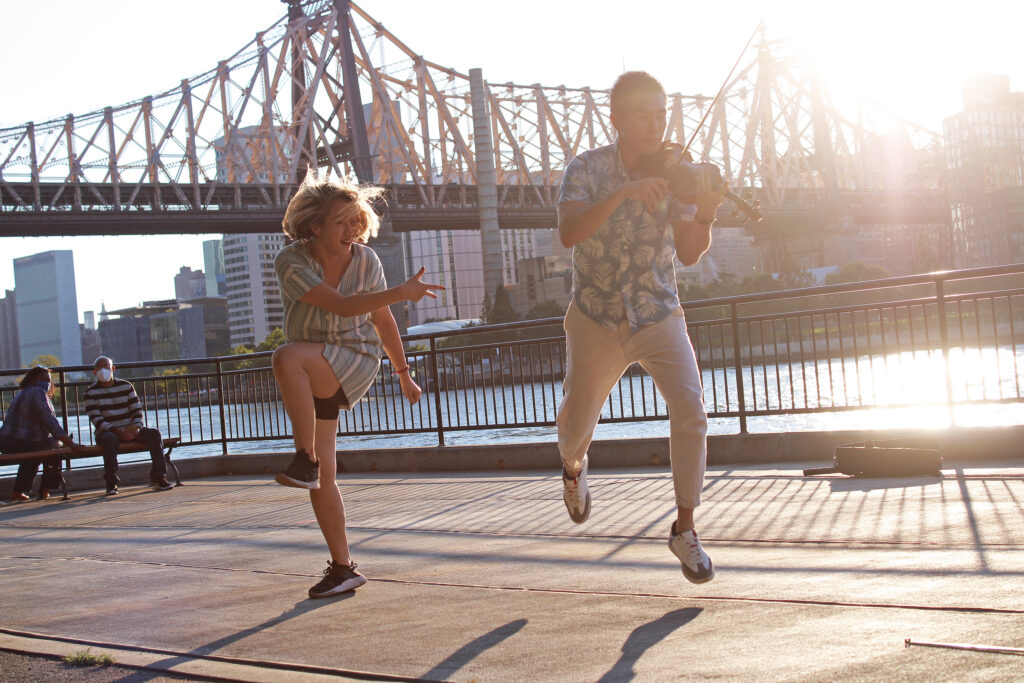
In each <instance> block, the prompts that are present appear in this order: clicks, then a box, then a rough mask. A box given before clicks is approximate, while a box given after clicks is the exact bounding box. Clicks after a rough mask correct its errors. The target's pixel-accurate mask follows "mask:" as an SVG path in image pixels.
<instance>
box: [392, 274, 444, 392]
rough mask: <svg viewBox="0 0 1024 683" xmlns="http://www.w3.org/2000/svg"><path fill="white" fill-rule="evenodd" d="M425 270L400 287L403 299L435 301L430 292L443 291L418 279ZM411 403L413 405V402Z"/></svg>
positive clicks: (434, 296) (440, 287)
mask: <svg viewBox="0 0 1024 683" xmlns="http://www.w3.org/2000/svg"><path fill="white" fill-rule="evenodd" d="M426 270H427V269H426V268H425V267H423V266H420V269H419V271H417V273H416V274H415V275H413V276H412V277H411V278H409V279H408V280H406V281H405V283H404V284H403V285H402V288H403V294H405V298H406V299H408V300H409V301H419V300H420V299H422V298H423V297H425V296H429V297H430V298H431V299H436V298H437V295H436V294H434V292H432V291H431V290H433V289H437V290H441V289H444V285H435V284H433V283H431V282H423V281H422V280H421V279H420V278H422V277H423V273H425V272H426ZM413 384H415V382H413ZM403 386H404V385H403ZM413 403H415V401H413Z"/></svg>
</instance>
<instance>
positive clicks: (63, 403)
mask: <svg viewBox="0 0 1024 683" xmlns="http://www.w3.org/2000/svg"><path fill="white" fill-rule="evenodd" d="M57 380H58V381H59V382H60V413H61V418H62V421H61V425H62V426H63V427H64V431H65V432H66V433H67V434H69V435H70V434H71V431H70V430H69V429H68V388H67V387H66V386H65V383H64V371H63V370H58V371H57ZM75 436H78V435H77V434H76V435H75ZM64 469H66V470H70V469H71V458H65V459H64Z"/></svg>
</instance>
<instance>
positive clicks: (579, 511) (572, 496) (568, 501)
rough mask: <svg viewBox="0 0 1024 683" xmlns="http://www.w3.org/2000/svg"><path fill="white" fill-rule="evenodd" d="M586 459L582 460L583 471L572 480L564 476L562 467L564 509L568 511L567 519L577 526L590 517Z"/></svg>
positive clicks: (563, 467)
mask: <svg viewBox="0 0 1024 683" xmlns="http://www.w3.org/2000/svg"><path fill="white" fill-rule="evenodd" d="M588 464H589V463H588V461H587V458H586V457H584V458H583V469H581V470H580V473H579V474H578V475H576V477H575V478H574V479H570V478H569V477H567V476H566V474H565V466H564V465H563V466H562V500H564V501H565V509H566V510H568V511H569V518H570V519H572V521H574V522H576V523H577V524H583V522H585V521H587V517H590V488H589V487H588V486H587V467H588Z"/></svg>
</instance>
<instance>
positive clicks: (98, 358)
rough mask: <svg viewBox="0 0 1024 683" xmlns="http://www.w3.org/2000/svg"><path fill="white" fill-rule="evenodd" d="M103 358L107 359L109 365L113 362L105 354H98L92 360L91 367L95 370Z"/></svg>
mask: <svg viewBox="0 0 1024 683" xmlns="http://www.w3.org/2000/svg"><path fill="white" fill-rule="evenodd" d="M105 360H109V361H110V364H111V365H113V364H114V361H112V360H111V359H110V358H108V357H107V356H98V357H97V358H96V360H94V361H93V362H92V369H93V370H95V369H96V368H98V367H99V366H100V365H101V364H102V363H103V361H105Z"/></svg>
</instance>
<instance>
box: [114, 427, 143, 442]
mask: <svg viewBox="0 0 1024 683" xmlns="http://www.w3.org/2000/svg"><path fill="white" fill-rule="evenodd" d="M114 433H115V434H117V438H119V439H121V441H134V440H135V437H137V436H138V435H139V427H138V426H137V425H128V426H127V427H114Z"/></svg>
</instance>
